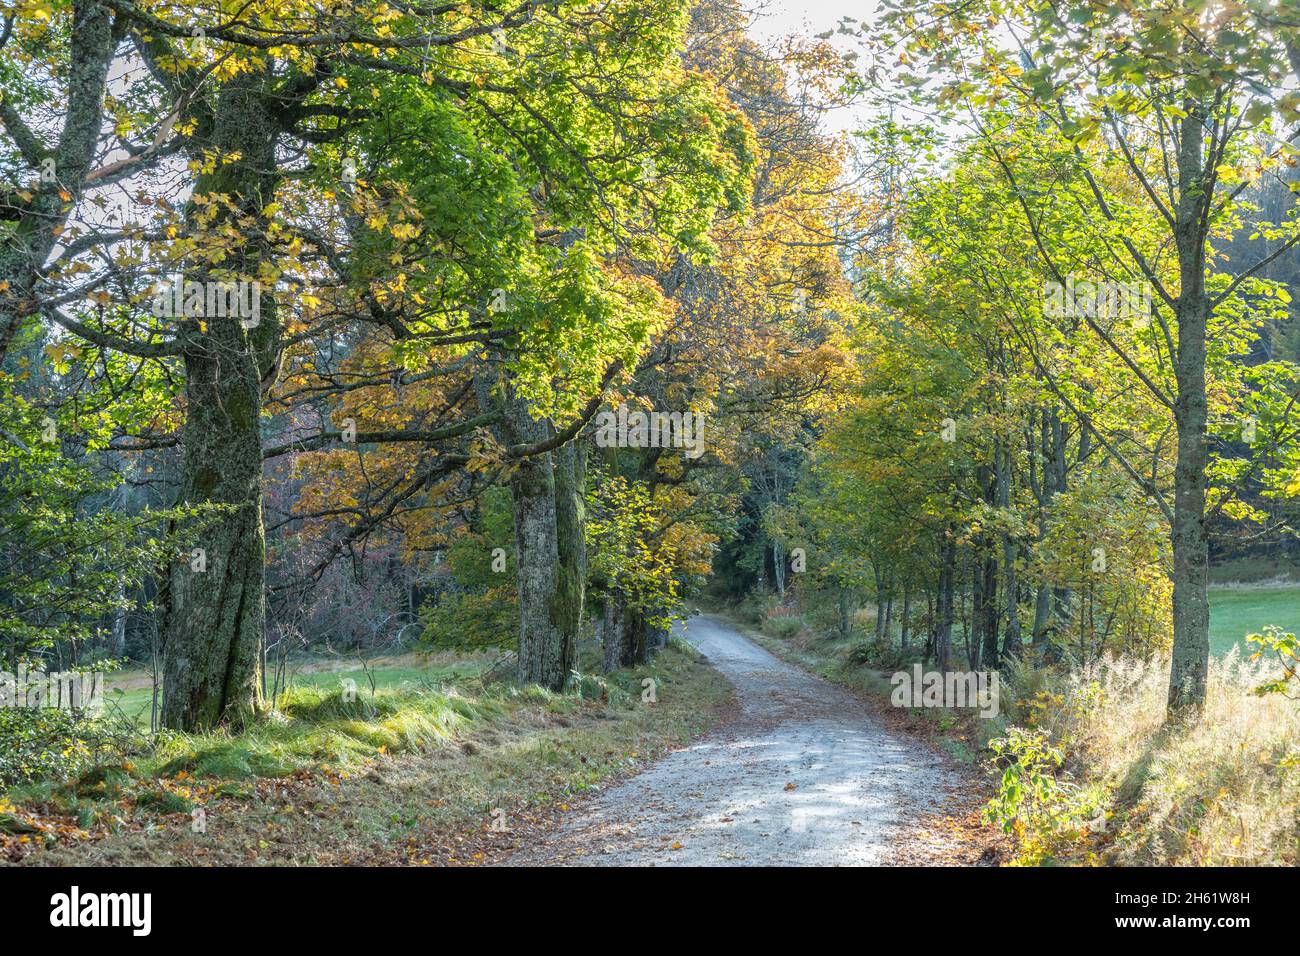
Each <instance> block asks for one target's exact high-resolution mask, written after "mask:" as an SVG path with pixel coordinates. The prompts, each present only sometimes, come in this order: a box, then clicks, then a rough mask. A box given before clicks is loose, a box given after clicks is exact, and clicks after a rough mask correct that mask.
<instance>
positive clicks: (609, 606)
mask: <svg viewBox="0 0 1300 956" xmlns="http://www.w3.org/2000/svg"><path fill="white" fill-rule="evenodd" d="M627 613H628V607H627V595H625V594H624V593H623V591H622V590H621V589H620V588H614V589H613V590H611V591H610V592H609V593H608V594H606V595H605V614H604V618H603V620H602V623H601V629H600V630H601V637H602V639H603V642H604V659H605V660H604V663H605V671H606V673H608V672H609V671H615V670H618V669H619V668H620V667H627V666H628V665H630V664H631V663H632V657H633V654H634V648H633V647H632V643H631V638H632V631H631V629H630V628H629V627H628V622H627Z"/></svg>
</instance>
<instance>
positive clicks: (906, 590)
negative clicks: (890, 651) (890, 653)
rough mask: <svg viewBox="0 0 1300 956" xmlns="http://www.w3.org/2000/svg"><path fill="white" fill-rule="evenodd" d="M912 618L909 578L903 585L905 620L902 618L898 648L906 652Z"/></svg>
mask: <svg viewBox="0 0 1300 956" xmlns="http://www.w3.org/2000/svg"><path fill="white" fill-rule="evenodd" d="M911 618H912V583H911V581H910V580H909V581H908V583H907V584H904V585H903V620H902V639H901V640H900V642H899V647H898V649H899V650H900V651H902V652H903V653H904V654H906V653H907V638H908V628H909V627H910V626H911Z"/></svg>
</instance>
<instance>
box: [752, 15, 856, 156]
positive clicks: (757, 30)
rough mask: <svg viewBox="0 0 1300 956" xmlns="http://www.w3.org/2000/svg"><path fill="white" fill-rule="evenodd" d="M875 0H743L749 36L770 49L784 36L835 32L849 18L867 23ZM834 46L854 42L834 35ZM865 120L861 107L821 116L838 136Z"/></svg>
mask: <svg viewBox="0 0 1300 956" xmlns="http://www.w3.org/2000/svg"><path fill="white" fill-rule="evenodd" d="M876 6H877V4H876V0H747V2H745V7H746V9H748V10H750V11H751V15H752V17H753V19H752V21H751V24H750V28H749V35H750V36H751V37H753V38H754V40H755V41H757V42H758V43H760V44H761V45H762V46H764V47H772V46H773V45H775V44H776V43H778V42H779V41H780V40H782V39H783V38H785V37H787V36H791V35H799V36H805V37H813V36H815V35H816V34H818V33H826V32H828V31H833V30H835V29H836V28H837V27H838V26H839V24H840V21H841V20H842V19H843V18H845V17H849V18H851V19H852V20H854V21H855V22H857V21H862V20H866V21H868V22H870V20H871V19H872V17H874V15H875V12H876ZM830 42H831V43H833V44H834V45H835V46H837V47H839V48H841V49H843V50H845V51H848V50H852V49H854V47H855V46H856V42H855V40H854V39H853V38H852V37H846V36H843V35H838V34H837V35H835V36H832V37H831V38H830ZM865 118H866V112H865V110H863V109H862V108H847V109H837V110H832V111H829V112H828V113H827V114H826V115H825V116H824V117H823V125H824V126H825V128H826V130H827V132H830V133H842V132H845V131H848V130H851V129H854V128H855V127H857V126H859V125H860V124H861V122H863V121H864V120H865Z"/></svg>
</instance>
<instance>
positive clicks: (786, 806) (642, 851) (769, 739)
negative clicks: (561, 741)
mask: <svg viewBox="0 0 1300 956" xmlns="http://www.w3.org/2000/svg"><path fill="white" fill-rule="evenodd" d="M683 636H684V637H685V638H686V639H687V640H689V641H690V642H691V643H692V644H694V645H695V646H696V647H698V648H699V649H700V651H702V652H703V653H704V654H705V655H706V656H707V657H708V660H709V662H710V663H711V664H712V665H713V666H714V667H716V668H717V669H718V670H719V671H720V672H721V673H722V674H723V675H724V676H725V677H726V678H727V679H728V680H729V681H730V682H731V683H732V685H733V686H734V687H735V689H736V696H737V698H738V699H739V703H740V713H739V715H738V716H737V717H736V718H735V719H733V720H731V721H729V722H728V723H727V724H725V725H724V726H723V727H722V728H720V729H719V730H717V731H715V732H714V733H712V734H709V735H708V736H705V737H703V738H701V739H699V740H698V741H696V742H695V743H694V744H693V745H692V746H690V747H688V748H686V749H683V750H679V751H676V752H674V753H672V754H669V755H668V756H667V757H665V758H663V759H662V760H660V761H658V762H657V763H655V764H653V765H652V766H650V767H649V768H647V769H646V770H645V771H644V772H642V773H640V774H638V775H636V776H635V777H632V778H631V779H629V780H627V781H624V782H622V783H620V784H618V785H616V786H614V787H612V788H611V789H609V790H607V791H605V792H604V793H602V794H600V795H598V796H596V797H594V798H592V799H591V800H588V801H586V802H585V803H583V804H582V806H581V808H580V809H579V810H578V811H576V812H575V813H574V814H573V816H572V817H570V818H569V819H568V820H567V821H566V825H565V826H563V827H562V828H561V829H559V830H558V831H556V833H555V835H554V836H553V837H551V838H550V839H548V840H545V841H543V842H542V843H540V844H535V845H533V846H530V847H528V848H527V849H525V850H523V851H521V852H519V853H517V854H516V855H514V856H513V857H511V858H510V859H509V860H508V861H507V865H538V864H549V865H555V864H569V865H578V866H692V865H734V866H766V865H786V866H845V865H877V864H882V863H889V862H893V861H894V860H893V857H894V852H893V851H894V849H895V845H896V843H898V842H899V840H900V839H902V838H903V837H904V835H905V833H906V831H907V830H908V828H909V827H911V826H914V825H915V824H916V823H917V821H918V819H919V818H920V817H921V816H922V815H925V814H928V813H934V812H939V811H942V810H944V809H945V807H946V806H947V801H948V800H949V799H950V797H949V792H950V791H955V790H956V789H957V788H958V786H959V785H960V780H959V779H958V778H957V776H956V775H955V773H954V771H953V769H952V767H951V766H950V765H949V764H948V763H947V762H946V761H945V760H944V759H943V758H942V757H940V756H939V755H937V754H935V753H934V752H932V751H930V750H928V749H926V748H925V747H924V746H923V745H922V744H920V743H918V742H916V741H912V740H908V739H906V738H904V737H900V736H898V735H896V734H893V733H891V732H889V731H888V730H886V729H884V728H883V727H881V726H880V724H879V723H878V722H876V721H875V720H874V719H873V718H872V717H871V715H870V714H869V712H868V710H867V708H866V706H865V705H864V704H863V703H862V702H861V701H859V700H858V699H857V698H855V697H854V696H853V695H852V694H850V693H848V692H847V691H845V690H844V689H842V688H840V687H837V686H836V685H834V684H830V683H828V682H826V681H824V680H821V679H820V678H818V677H814V676H812V675H811V674H809V673H807V672H805V671H803V670H800V669H799V668H797V667H794V666H793V665H790V664H787V663H785V662H783V661H781V660H779V659H777V658H776V657H773V656H772V655H771V654H769V653H768V652H767V651H765V650H763V649H762V648H760V647H758V646H757V645H756V644H754V643H753V642H752V641H749V640H747V639H746V638H744V637H742V636H741V635H740V634H738V633H737V632H736V631H735V629H734V628H732V627H730V626H729V625H727V624H726V623H725V622H723V621H721V620H719V619H716V618H711V617H707V616H701V617H695V618H692V619H691V620H690V621H689V622H688V624H687V626H686V627H685V628H684V629H683Z"/></svg>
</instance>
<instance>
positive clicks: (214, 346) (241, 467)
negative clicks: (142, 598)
mask: <svg viewBox="0 0 1300 956" xmlns="http://www.w3.org/2000/svg"><path fill="white" fill-rule="evenodd" d="M272 79H273V78H271V77H269V76H257V75H246V76H243V77H241V78H240V79H239V80H235V81H231V82H230V83H228V84H227V85H226V86H225V87H223V89H222V93H221V97H220V100H219V102H218V104H217V110H216V117H217V119H216V122H215V124H214V128H213V135H212V146H213V147H214V148H215V151H216V153H217V154H218V155H222V156H234V155H236V154H237V155H238V157H239V158H238V159H236V160H234V161H232V162H228V163H225V164H224V165H219V166H218V167H217V169H215V170H214V171H212V172H211V173H207V174H204V175H202V176H200V177H199V180H198V182H197V183H196V185H195V190H194V192H195V194H196V195H215V194H224V195H228V196H230V197H232V199H233V201H234V202H235V204H236V206H237V208H238V212H239V214H241V215H242V216H246V217H248V218H249V219H250V220H252V221H256V222H260V221H261V219H262V217H261V211H262V209H263V207H264V206H265V205H266V204H267V203H269V202H270V201H271V200H272V198H273V196H274V193H275V188H276V183H277V181H278V180H277V173H276V168H277V167H276V157H275V143H276V138H277V135H278V132H279V127H278V125H277V122H276V120H275V118H274V115H273V112H272V111H273V110H275V109H278V108H280V107H281V106H282V104H281V103H279V102H278V101H276V100H275V99H274V97H271V96H269V94H268V89H269V84H270V83H271V82H272ZM193 211H194V210H193V209H191V212H193ZM265 254H266V249H265V242H264V240H263V238H262V237H261V236H260V235H256V236H254V237H253V238H251V239H250V240H249V241H248V243H247V244H246V245H245V246H244V247H243V248H242V249H241V254H240V256H239V257H237V258H232V259H228V260H227V261H225V262H223V263H222V267H223V269H225V270H229V271H228V273H223V276H225V275H228V274H233V275H238V276H240V277H241V278H244V279H245V281H252V279H253V277H255V276H256V275H258V272H259V266H260V264H261V259H262V257H263V256H264V255H265ZM187 278H189V279H195V280H199V281H216V280H215V279H214V278H213V277H211V276H209V275H206V274H203V273H198V274H194V275H191V276H187ZM271 292H272V290H269V289H268V290H259V293H258V317H257V322H256V324H255V325H253V324H252V323H251V322H250V323H249V325H250V327H248V328H246V327H245V323H244V322H243V321H241V317H239V316H230V315H228V316H205V317H204V319H203V320H202V321H201V322H200V321H195V320H194V319H184V320H180V321H181V329H182V334H183V337H184V341H185V352H184V363H185V379H186V380H185V395H186V411H187V418H186V422H185V427H184V429H183V431H182V439H181V440H182V446H183V453H182V463H181V480H180V484H181V487H180V496H179V499H178V500H179V501H180V502H182V503H184V504H188V505H192V506H204V505H215V506H217V507H218V508H219V509H221V510H220V513H219V515H217V516H216V517H215V520H205V519H204V518H203V517H200V519H199V520H198V522H196V523H195V528H196V532H197V533H196V535H195V536H194V537H193V544H192V545H191V547H193V548H198V549H201V550H200V555H199V557H198V558H197V560H196V559H192V558H189V557H188V556H187V557H186V559H184V560H182V561H180V562H178V563H177V564H176V565H174V566H173V568H172V570H171V573H170V575H169V578H168V586H167V593H166V601H165V607H166V614H165V630H164V644H163V652H164V656H165V665H164V689H163V707H162V723H163V725H164V726H166V727H170V728H172V729H176V730H185V731H195V730H203V729H207V728H210V727H212V726H214V725H216V724H218V723H226V722H230V723H236V724H238V723H240V722H242V721H244V720H246V719H247V718H248V717H249V716H250V715H251V714H252V713H253V712H254V711H255V710H256V709H257V707H258V705H259V702H260V687H261V679H260V669H261V666H262V665H261V657H262V647H263V643H264V640H265V630H266V598H265V591H264V588H265V561H266V541H265V536H264V533H263V528H262V442H261V412H262V392H263V389H264V388H266V387H268V386H269V385H270V384H271V383H273V381H274V378H275V372H276V368H277V365H278V362H279V348H280V346H279V336H280V326H279V321H278V318H277V316H276V309H275V301H274V298H273V296H272V294H271ZM197 562H201V563H202V565H203V566H204V570H201V571H198V570H194V566H195V564H196V563H197Z"/></svg>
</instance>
